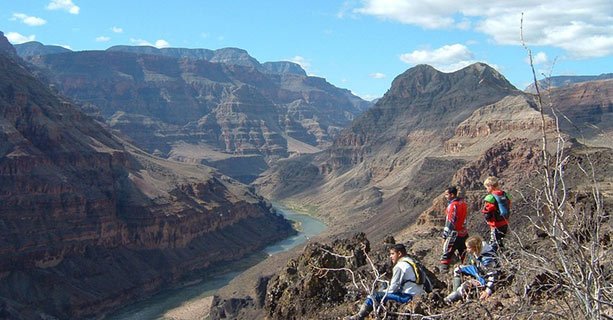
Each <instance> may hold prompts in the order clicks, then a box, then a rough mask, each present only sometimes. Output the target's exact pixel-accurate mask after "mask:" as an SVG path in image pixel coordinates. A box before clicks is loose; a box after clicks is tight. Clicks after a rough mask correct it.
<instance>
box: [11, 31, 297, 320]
mask: <svg viewBox="0 0 613 320" xmlns="http://www.w3.org/2000/svg"><path fill="white" fill-rule="evenodd" d="M3 42H6V43H8V42H7V41H6V38H4V37H0V44H2V43H3ZM0 204H1V205H0V280H1V281H0V300H2V301H4V302H6V303H4V304H3V305H4V306H3V307H1V308H0V312H8V313H9V315H10V317H13V318H22V317H27V312H29V311H31V310H32V309H38V310H40V311H41V312H44V313H46V314H48V315H52V316H56V317H59V318H86V317H89V316H94V315H100V314H101V313H103V312H105V311H108V310H112V309H114V308H117V307H118V306H121V305H124V304H126V303H129V302H130V301H134V300H135V299H138V298H142V297H144V296H147V295H149V294H151V293H153V292H155V291H157V290H159V289H160V288H162V287H163V286H165V285H169V284H172V283H174V282H176V281H177V279H179V278H180V277H182V276H184V275H185V274H187V273H189V272H190V271H192V270H196V269H202V268H205V267H207V266H209V265H211V264H213V263H223V262H224V261H230V260H234V259H238V258H240V257H241V256H243V255H246V254H249V253H251V252H253V251H254V250H258V249H260V248H262V247H264V246H265V245H266V244H268V243H271V242H272V241H275V240H278V239H281V238H284V237H286V236H287V235H289V234H291V232H292V230H291V227H290V225H289V223H288V222H287V221H286V220H285V219H283V218H282V217H281V216H279V215H277V214H275V213H274V212H273V211H271V208H270V206H269V204H266V203H265V202H264V201H263V200H262V198H260V197H258V196H257V195H255V194H254V193H253V192H252V191H250V190H249V189H248V188H247V187H246V186H244V185H241V184H239V183H237V182H236V181H234V180H232V179H230V178H228V177H226V176H223V175H221V174H219V173H218V172H217V171H215V170H213V169H212V168H210V167H205V166H195V165H188V164H182V163H176V162H170V161H166V160H163V159H160V158H155V157H152V156H150V155H148V154H145V153H143V152H142V151H140V150H138V149H136V148H134V147H133V146H131V145H130V144H128V143H126V142H124V141H123V140H121V139H119V138H117V137H116V136H114V135H112V134H111V133H109V132H108V131H107V130H106V129H104V128H103V127H102V126H101V125H99V124H98V123H96V122H95V121H93V120H92V119H91V118H89V117H88V116H85V115H84V114H83V113H81V112H80V111H78V110H77V108H76V107H75V106H74V105H73V104H71V103H69V102H67V101H63V100H61V99H60V98H58V97H57V96H56V95H55V94H54V93H52V92H51V91H50V90H49V89H48V88H47V87H46V86H45V85H44V84H42V83H40V82H38V81H37V80H36V79H35V78H34V77H33V76H32V75H31V74H30V73H29V72H28V71H27V69H26V68H25V67H24V66H23V65H20V61H19V60H18V59H16V57H12V56H7V55H5V54H2V53H0ZM229 252H231V253H232V254H229Z"/></svg>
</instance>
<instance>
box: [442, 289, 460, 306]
mask: <svg viewBox="0 0 613 320" xmlns="http://www.w3.org/2000/svg"><path fill="white" fill-rule="evenodd" d="M460 299H462V294H460V293H459V292H457V291H454V292H452V293H450V294H449V295H448V296H446V297H445V299H443V301H444V302H445V303H446V304H452V303H454V302H456V301H458V300H460Z"/></svg>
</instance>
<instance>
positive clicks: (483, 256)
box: [444, 236, 498, 303]
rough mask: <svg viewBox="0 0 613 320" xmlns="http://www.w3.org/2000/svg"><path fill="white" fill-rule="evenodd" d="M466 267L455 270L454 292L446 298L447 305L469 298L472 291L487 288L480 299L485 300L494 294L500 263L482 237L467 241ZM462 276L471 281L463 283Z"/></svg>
mask: <svg viewBox="0 0 613 320" xmlns="http://www.w3.org/2000/svg"><path fill="white" fill-rule="evenodd" d="M466 260H467V262H468V263H467V264H466V265H460V266H458V267H456V268H455V269H454V270H453V292H452V293H451V294H449V295H448V296H447V297H445V299H444V301H445V302H446V303H452V302H454V301H458V300H460V299H462V298H467V297H468V294H469V293H470V290H471V289H473V288H476V289H477V290H478V289H479V288H485V290H483V291H481V293H480V295H479V299H481V300H485V299H487V298H489V297H490V296H491V295H492V293H494V283H495V282H496V277H497V276H498V270H497V268H498V261H497V259H496V251H495V250H494V248H492V246H491V245H490V244H488V243H487V242H485V241H483V238H481V237H480V236H472V237H469V238H468V239H467V240H466ZM462 275H468V276H470V279H468V280H466V281H464V282H462Z"/></svg>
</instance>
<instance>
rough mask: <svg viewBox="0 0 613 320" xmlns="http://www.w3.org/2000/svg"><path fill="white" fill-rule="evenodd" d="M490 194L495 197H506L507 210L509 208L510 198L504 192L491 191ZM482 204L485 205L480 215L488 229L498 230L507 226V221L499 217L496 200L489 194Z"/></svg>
mask: <svg viewBox="0 0 613 320" xmlns="http://www.w3.org/2000/svg"><path fill="white" fill-rule="evenodd" d="M492 194H495V195H497V196H506V197H507V199H508V200H509V208H510V207H511V197H510V196H509V195H508V194H507V193H506V192H504V191H502V190H494V191H492ZM484 202H485V205H484V206H483V210H481V213H483V217H484V218H485V221H487V224H488V225H489V226H490V228H498V227H502V226H506V225H507V224H509V221H508V220H507V219H505V218H503V217H501V216H500V213H499V212H498V204H497V203H496V199H495V198H494V197H493V196H492V195H491V194H488V195H487V196H486V197H485V199H484Z"/></svg>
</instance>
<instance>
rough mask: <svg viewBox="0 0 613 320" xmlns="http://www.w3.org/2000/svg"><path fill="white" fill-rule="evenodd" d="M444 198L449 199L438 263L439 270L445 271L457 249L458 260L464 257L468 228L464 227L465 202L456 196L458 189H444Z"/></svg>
mask: <svg viewBox="0 0 613 320" xmlns="http://www.w3.org/2000/svg"><path fill="white" fill-rule="evenodd" d="M445 199H447V201H449V204H448V205H447V209H446V210H445V229H444V230H443V234H442V237H443V240H444V241H443V255H442V256H441V263H440V265H439V270H440V272H447V270H449V264H450V263H451V260H452V258H453V256H454V254H455V252H456V251H457V257H458V260H460V262H462V260H463V259H464V251H465V250H466V245H465V244H464V243H465V242H466V238H468V230H467V229H466V212H467V207H466V202H464V199H462V198H460V197H458V189H457V188H456V187H449V188H447V189H446V190H445Z"/></svg>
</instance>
